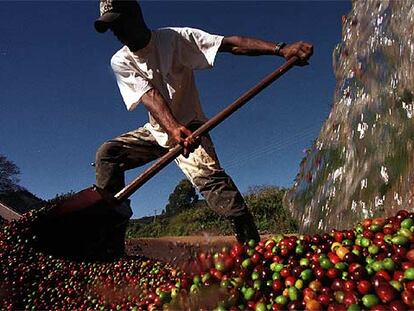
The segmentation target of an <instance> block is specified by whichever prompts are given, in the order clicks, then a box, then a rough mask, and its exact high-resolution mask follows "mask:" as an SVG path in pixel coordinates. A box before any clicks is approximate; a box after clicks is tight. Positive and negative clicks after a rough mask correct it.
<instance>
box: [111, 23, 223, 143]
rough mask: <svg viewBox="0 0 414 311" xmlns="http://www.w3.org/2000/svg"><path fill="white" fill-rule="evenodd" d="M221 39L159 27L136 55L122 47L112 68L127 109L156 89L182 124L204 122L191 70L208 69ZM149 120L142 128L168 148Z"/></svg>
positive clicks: (163, 135) (164, 136)
mask: <svg viewBox="0 0 414 311" xmlns="http://www.w3.org/2000/svg"><path fill="white" fill-rule="evenodd" d="M222 40H223V36H218V35H211V34H208V33H206V32H204V31H202V30H199V29H194V28H162V29H158V30H154V31H152V36H151V41H150V42H149V44H148V45H147V46H146V47H145V48H143V49H141V50H139V51H137V52H135V53H133V52H131V51H130V50H129V48H128V47H127V46H124V47H123V48H121V49H120V50H119V51H118V52H117V53H115V55H114V56H113V57H112V59H111V66H112V69H113V71H114V73H115V76H116V79H117V83H118V86H119V90H120V92H121V95H122V97H123V99H124V102H125V105H126V107H127V109H128V110H129V111H131V110H133V109H134V108H135V107H136V106H137V105H138V104H139V103H140V101H141V97H142V95H144V94H145V93H146V92H147V91H149V90H150V89H152V88H155V89H157V90H158V91H159V92H160V93H161V95H162V96H163V98H164V99H165V100H166V102H167V103H168V104H169V106H170V109H171V111H172V114H173V115H174V117H175V118H176V119H177V121H178V122H180V123H181V124H183V125H188V124H189V123H190V122H192V121H205V120H206V117H205V115H204V113H203V111H202V108H201V105H200V99H199V95H198V91H197V88H196V84H195V80H194V75H193V69H205V68H211V67H212V66H213V64H214V59H215V56H216V54H217V51H218V49H219V47H220V45H221V42H222ZM149 117H150V118H149V123H147V124H145V125H144V127H145V128H147V129H148V130H149V131H150V132H151V134H153V135H154V137H155V139H156V140H157V142H158V143H159V144H160V145H161V146H164V147H171V146H170V144H169V141H168V135H167V134H166V133H165V132H164V130H163V129H162V128H161V126H160V125H159V124H158V123H157V122H156V121H155V120H154V119H153V118H152V116H151V114H149Z"/></svg>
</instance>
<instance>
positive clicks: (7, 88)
mask: <svg viewBox="0 0 414 311" xmlns="http://www.w3.org/2000/svg"><path fill="white" fill-rule="evenodd" d="M141 6H142V9H143V13H144V16H145V19H146V21H147V24H148V26H149V27H150V28H152V29H155V28H160V27H166V26H188V27H195V28H200V29H203V30H205V31H207V32H210V33H216V34H222V35H244V36H252V37H258V38H261V39H265V40H268V41H275V42H278V41H285V42H294V41H299V40H303V41H308V42H311V43H313V44H314V46H315V53H314V56H313V58H312V59H311V61H310V65H309V66H307V67H297V68H294V69H292V70H291V71H290V72H288V73H287V74H286V75H285V76H284V77H282V78H281V79H280V80H278V81H276V82H275V83H274V84H273V85H271V86H270V87H268V88H267V89H266V90H264V91H263V92H262V93H261V94H259V95H258V96H257V97H256V98H255V99H253V100H252V101H251V102H250V103H249V104H247V105H246V106H245V107H244V108H243V109H242V110H240V111H238V112H236V114H235V115H233V116H232V117H231V118H230V119H229V120H227V121H225V123H223V124H222V125H220V126H219V127H217V128H216V129H214V130H213V132H212V133H211V135H212V137H213V140H214V142H215V145H216V150H217V153H218V155H219V158H220V161H221V163H222V165H223V167H224V168H225V169H226V170H227V172H228V173H229V174H230V175H231V176H232V177H233V179H234V181H235V182H236V184H237V185H238V187H239V188H240V190H241V191H242V192H245V191H247V190H248V188H249V187H250V186H255V185H278V186H284V187H289V186H290V185H292V183H293V180H294V177H295V176H296V174H297V172H298V168H299V163H300V161H301V159H302V158H303V156H304V154H303V150H304V149H306V148H307V147H309V146H310V145H311V142H312V141H313V140H314V139H315V138H316V137H317V135H318V133H319V131H320V128H321V126H322V124H323V122H324V120H325V119H326V118H327V116H328V114H329V112H330V106H331V103H332V97H333V93H334V88H335V80H334V74H333V71H332V50H333V48H334V47H335V45H336V44H337V43H338V42H340V41H341V16H342V15H345V14H347V13H348V12H349V11H350V9H351V2H350V1H263V2H257V1H222V2H212V1H143V2H142V4H141ZM97 16H98V2H97V1H27V2H26V1H2V2H1V10H0V33H1V37H2V40H1V41H0V68H1V71H0V85H1V87H0V127H1V130H0V153H2V154H4V155H6V156H7V157H8V158H9V159H10V160H12V161H13V162H15V163H16V164H17V165H18V166H19V167H20V169H21V172H22V174H21V185H22V186H24V187H26V188H27V189H28V190H30V191H31V192H33V193H34V194H36V195H37V196H39V197H41V198H44V199H48V198H52V197H54V196H55V195H56V194H59V193H65V192H67V191H69V190H73V191H79V190H81V189H83V188H86V187H89V186H91V185H92V184H93V183H94V181H95V172H94V169H93V167H91V166H90V163H91V162H93V161H94V157H95V151H96V149H97V148H98V147H99V146H100V144H101V143H103V142H104V141H105V140H107V139H110V138H112V137H115V136H117V135H119V134H121V133H123V132H126V131H129V130H131V129H134V128H136V127H139V126H141V125H143V124H144V123H145V122H146V120H147V114H146V111H145V108H144V107H143V106H139V107H138V108H137V109H136V110H134V111H133V112H127V111H126V109H125V106H124V104H123V102H122V99H121V96H120V94H119V91H118V88H117V86H116V82H115V79H114V76H113V74H112V72H111V68H110V65H109V60H110V58H111V55H112V54H113V53H114V52H115V51H116V50H117V49H119V48H120V47H121V45H120V43H118V42H117V41H116V39H115V38H114V37H112V35H111V34H110V33H106V34H98V33H96V32H95V30H94V28H93V21H94V20H95V18H96V17H97ZM282 63H283V59H281V58H279V57H273V56H260V57H247V56H234V55H231V54H219V55H218V56H217V58H216V63H215V67H214V68H213V69H211V70H204V71H198V72H197V73H196V79H197V85H198V88H199V92H200V97H201V101H202V103H203V108H204V111H205V112H206V114H207V116H210V117H211V116H213V115H214V114H215V113H217V112H219V111H220V110H221V109H223V108H224V107H226V106H227V105H228V104H230V103H231V102H232V101H233V100H235V99H236V98H237V97H238V96H239V95H241V94H242V93H243V92H244V91H246V90H247V89H248V88H250V87H251V86H253V85H255V84H256V83H257V82H258V81H259V80H260V79H261V78H262V77H263V76H265V75H266V74H267V73H269V72H271V71H272V70H273V69H275V68H276V67H278V66H280V65H281V64H282ZM142 169H143V168H139V169H136V170H133V171H131V172H128V173H127V179H128V180H131V178H132V177H134V176H135V175H137V174H138V173H139V172H141V171H142ZM182 178H184V175H183V174H182V173H181V171H180V170H179V169H178V168H177V167H176V165H175V164H170V166H168V167H167V168H166V169H164V170H163V171H162V172H160V173H159V174H158V175H157V176H155V177H154V178H153V179H152V180H150V181H149V182H148V183H147V184H146V185H144V186H143V187H142V188H141V189H139V190H138V191H137V192H136V193H135V194H134V195H133V196H132V204H133V211H134V215H133V217H134V218H137V217H141V216H146V215H153V214H154V211H155V210H157V212H160V211H161V209H163V208H164V207H165V205H166V203H167V201H168V195H169V194H170V193H171V191H172V190H173V189H174V187H175V185H176V184H177V183H178V182H179V180H181V179H182Z"/></svg>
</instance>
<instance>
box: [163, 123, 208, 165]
mask: <svg viewBox="0 0 414 311" xmlns="http://www.w3.org/2000/svg"><path fill="white" fill-rule="evenodd" d="M168 134H169V135H168V136H170V137H171V139H172V140H173V141H174V142H175V143H176V144H180V145H181V146H182V147H183V148H184V149H183V155H184V157H186V158H188V156H189V155H190V153H191V152H193V151H194V149H195V148H197V147H198V145H199V144H200V139H199V138H198V137H196V138H194V137H193V133H192V132H191V131H190V130H189V129H188V128H186V127H185V126H183V125H180V126H178V127H175V128H174V129H173V130H171V131H170V132H169V133H168Z"/></svg>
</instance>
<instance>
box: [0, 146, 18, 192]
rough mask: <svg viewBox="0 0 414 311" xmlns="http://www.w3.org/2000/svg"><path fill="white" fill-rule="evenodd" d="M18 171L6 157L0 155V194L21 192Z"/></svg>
mask: <svg viewBox="0 0 414 311" xmlns="http://www.w3.org/2000/svg"><path fill="white" fill-rule="evenodd" d="M19 175H20V169H19V168H18V167H17V165H16V164H14V163H13V162H12V161H10V160H8V159H7V157H6V156H4V155H2V154H0V193H8V192H12V191H17V190H21V189H22V187H20V186H19V185H18V183H19V181H20V180H19Z"/></svg>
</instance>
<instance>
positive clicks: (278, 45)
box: [274, 42, 286, 56]
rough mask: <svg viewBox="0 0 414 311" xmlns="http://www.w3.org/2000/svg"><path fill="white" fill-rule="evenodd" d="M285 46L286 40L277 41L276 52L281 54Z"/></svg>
mask: <svg viewBox="0 0 414 311" xmlns="http://www.w3.org/2000/svg"><path fill="white" fill-rule="evenodd" d="M285 46H286V43H285V42H279V43H276V47H275V51H274V53H275V54H276V55H279V56H280V50H281V49H283V48H284V47H285Z"/></svg>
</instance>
